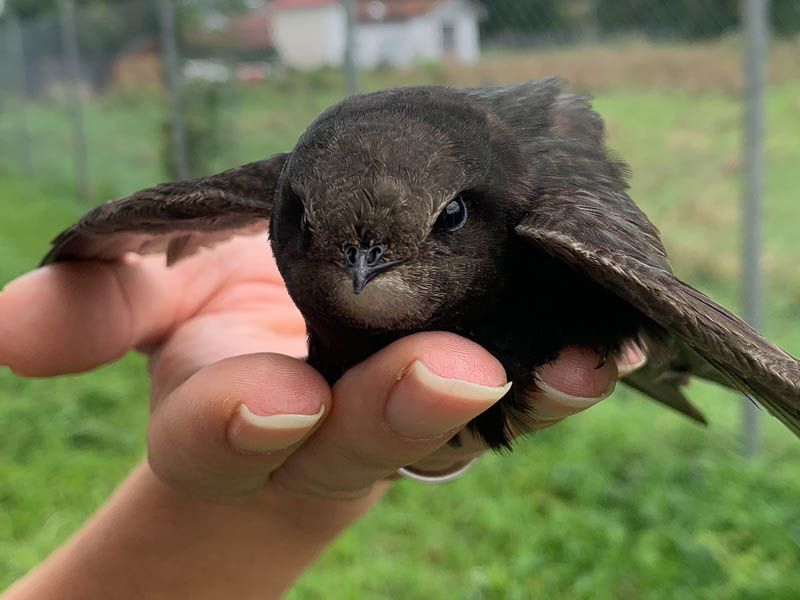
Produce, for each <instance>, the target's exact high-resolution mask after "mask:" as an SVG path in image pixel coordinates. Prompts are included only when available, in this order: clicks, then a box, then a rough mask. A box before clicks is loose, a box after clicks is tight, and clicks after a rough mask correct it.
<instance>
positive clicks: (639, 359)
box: [617, 342, 647, 377]
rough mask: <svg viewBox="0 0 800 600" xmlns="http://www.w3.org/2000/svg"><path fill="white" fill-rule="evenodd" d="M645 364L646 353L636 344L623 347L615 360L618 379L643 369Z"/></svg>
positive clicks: (631, 343) (632, 343)
mask: <svg viewBox="0 0 800 600" xmlns="http://www.w3.org/2000/svg"><path fill="white" fill-rule="evenodd" d="M645 363H647V353H646V352H645V350H644V349H643V348H642V347H641V346H640V345H639V344H637V343H635V342H630V343H628V344H626V345H625V347H624V348H623V349H622V352H620V354H619V357H618V358H617V371H618V372H619V376H620V377H624V376H625V375H628V374H630V373H632V372H633V371H635V370H636V369H639V368H641V367H643V366H644V365H645Z"/></svg>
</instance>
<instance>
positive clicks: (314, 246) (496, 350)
mask: <svg viewBox="0 0 800 600" xmlns="http://www.w3.org/2000/svg"><path fill="white" fill-rule="evenodd" d="M626 190H627V181H626V170H625V167H624V165H623V164H622V163H621V162H620V161H618V160H617V159H615V158H614V157H612V156H611V155H610V154H609V152H608V150H607V149H606V146H605V140H604V129H603V124H602V121H601V119H600V118H599V117H598V116H597V115H596V114H595V113H594V112H593V111H592V110H591V109H590V108H589V107H588V104H587V103H586V102H585V100H584V99H583V98H581V97H578V96H575V95H571V94H565V93H563V92H562V91H561V83H560V82H559V81H558V80H555V79H547V80H540V81H534V82H529V83H525V84H520V85H518V86H510V87H507V88H484V89H473V90H454V89H448V88H439V87H419V88H400V89H395V90H386V91H383V92H376V93H373V94H367V95H362V96H355V97H353V98H350V99H347V100H345V101H343V102H341V103H339V104H337V105H335V106H334V107H332V108H330V109H328V110H327V111H325V112H324V113H323V114H322V115H321V116H320V117H319V118H318V119H316V120H315V121H314V122H313V123H312V124H311V125H310V126H309V128H308V129H307V131H306V132H305V133H304V134H303V136H301V138H300V140H299V141H298V143H297V145H296V146H295V148H294V149H293V150H292V151H291V152H290V153H287V154H281V155H276V156H274V157H271V158H268V159H266V160H264V161H259V162H257V163H251V164H249V165H244V166H242V167H238V168H236V169H232V170H230V171H227V172H224V173H221V174H218V175H215V176H211V177H208V178H204V179H199V180H193V181H188V182H177V183H172V184H162V185H161V186H157V187H155V188H151V189H148V190H143V191H142V192H138V193H137V194H134V195H133V196H130V197H128V198H125V199H122V200H118V201H114V202H111V203H107V204H106V205H103V206H101V207H98V208H97V209H95V210H94V211H91V212H90V213H88V214H87V215H86V216H84V218H83V219H81V221H80V222H79V223H77V224H76V225H74V226H73V227H71V228H70V229H68V230H66V231H65V232H64V233H63V234H61V236H59V237H58V238H57V239H56V240H55V242H54V248H53V250H51V252H50V254H49V255H48V256H47V257H46V258H45V262H49V261H52V260H63V259H72V258H88V257H95V258H114V257H116V256H119V255H120V254H121V253H123V252H125V251H130V250H135V251H140V252H146V251H153V250H166V252H167V257H168V261H170V262H173V261H174V260H178V259H180V258H181V257H182V256H185V255H187V254H190V253H191V252H193V251H194V250H195V249H197V248H198V247H200V246H203V245H208V244H209V243H214V242H215V241H217V240H218V239H219V238H220V237H221V236H224V235H226V234H230V233H232V232H234V231H236V230H239V229H242V228H252V226H253V225H254V224H256V225H257V224H259V223H262V224H266V221H267V219H268V218H269V219H270V222H269V228H270V240H271V244H272V249H273V253H274V255H275V259H276V261H277V264H278V267H279V269H280V271H281V274H282V275H283V277H284V281H285V282H286V286H287V289H288V290H289V292H290V294H291V295H292V298H293V299H294V301H295V303H296V304H297V306H298V308H299V309H300V311H301V312H302V314H303V316H304V318H305V319H306V323H307V328H308V332H309V361H310V362H311V364H312V365H313V366H315V367H316V368H317V369H318V370H319V371H320V372H321V373H322V374H323V375H324V376H325V377H326V378H327V379H328V381H329V382H331V383H333V382H334V381H335V380H336V379H338V377H339V376H340V375H341V374H342V373H343V372H344V371H345V370H346V369H348V368H349V367H350V366H352V365H353V364H355V363H357V362H359V361H361V360H363V359H364V358H366V357H367V356H369V355H370V354H372V353H374V352H375V351H376V350H378V349H380V348H381V347H383V346H385V345H386V344H388V343H390V342H392V341H394V340H395V339H397V338H399V337H401V336H404V335H407V334H410V333H413V332H417V331H426V330H447V331H452V332H455V333H458V334H460V335H463V336H466V337H468V338H470V339H473V340H475V341H476V342H478V343H479V344H481V345H482V346H484V347H486V348H487V349H488V350H489V351H490V352H492V353H493V354H494V355H495V356H496V357H498V358H499V359H500V361H501V362H502V363H503V365H504V366H505V368H506V370H507V372H508V374H509V378H510V379H511V380H512V381H513V382H514V385H513V386H512V388H511V391H510V392H509V394H508V395H507V396H506V397H505V398H504V399H503V400H502V401H501V402H500V403H498V404H497V405H495V406H494V407H492V408H491V409H490V410H489V411H487V412H486V413H484V414H483V415H481V416H480V417H478V418H477V419H475V421H473V422H472V424H471V426H472V428H473V430H474V431H475V432H477V433H478V434H479V436H480V437H482V438H483V439H484V440H485V441H486V442H487V443H488V444H489V445H490V446H493V447H498V446H503V445H507V444H508V443H509V440H510V439H511V438H512V437H514V436H516V435H518V434H521V433H525V432H526V431H529V430H531V429H533V428H535V423H536V414H535V413H533V412H532V409H531V404H530V403H529V402H528V400H527V394H528V393H530V391H531V390H532V389H534V388H535V385H536V369H537V368H538V367H539V366H541V365H543V364H545V363H547V362H548V361H551V360H553V359H554V358H555V357H556V356H557V355H558V354H559V352H560V351H561V349H563V348H564V347H565V346H567V345H582V346H588V347H590V348H591V349H593V350H595V351H596V352H597V353H598V354H600V355H601V356H607V355H609V354H611V355H613V354H614V353H617V352H619V351H620V350H621V348H622V347H623V345H624V344H627V343H635V344H638V345H640V346H646V347H647V352H648V360H649V362H648V366H647V368H645V369H642V370H640V371H639V372H638V373H637V374H635V375H634V376H631V384H632V385H633V386H634V387H637V388H639V389H641V390H643V391H644V392H645V393H648V394H650V395H652V396H653V397H655V398H656V399H657V400H660V401H662V402H664V403H666V404H669V405H670V406H673V407H674V408H677V409H678V410H681V411H682V412H685V413H687V414H689V415H690V416H693V417H695V418H702V417H700V416H699V413H698V412H697V411H696V409H694V407H693V406H692V405H691V404H689V403H688V401H687V400H686V399H685V398H684V397H683V395H682V393H681V391H680V388H681V386H682V385H683V383H684V382H685V379H686V375H687V373H697V374H699V375H701V376H704V377H710V378H712V379H715V380H718V381H723V382H726V383H728V384H730V385H732V386H734V387H737V388H739V389H742V390H744V391H745V392H747V393H749V394H750V395H751V397H753V398H755V399H757V400H759V401H761V402H762V403H764V404H765V405H766V406H767V407H768V408H769V409H770V410H771V411H772V412H773V413H774V414H776V415H777V416H778V417H779V418H781V420H783V422H784V423H786V424H787V425H788V426H789V427H790V428H792V429H793V430H794V431H795V432H796V433H798V434H800V363H798V361H797V360H795V359H794V358H792V357H790V356H789V355H787V354H785V353H783V352H782V351H781V350H779V349H778V348H777V347H775V346H773V345H772V344H770V343H769V342H767V341H766V340H764V339H763V338H762V337H761V336H760V335H759V334H758V333H756V332H755V331H754V330H752V329H751V328H749V327H748V326H747V325H746V324H745V323H743V322H742V321H741V320H739V319H738V318H736V317H735V316H733V315H732V314H731V313H729V312H727V311H726V310H725V309H723V308H722V307H720V306H718V305H716V304H715V303H713V302H712V301H711V300H709V299H708V298H706V297H705V296H703V295H702V294H700V293H699V292H697V291H696V290H694V289H693V288H691V287H690V286H687V285H686V284H684V283H683V282H681V281H680V280H678V279H677V278H676V277H675V276H674V275H673V274H672V271H671V269H670V266H669V263H668V261H667V256H666V252H665V250H664V248H663V246H662V245H661V242H660V240H659V237H658V232H657V230H656V229H655V227H654V226H653V225H652V224H651V223H650V221H649V220H648V219H647V217H646V216H645V215H644V213H642V212H641V210H639V209H638V208H637V207H636V205H635V204H634V203H633V202H632V201H631V200H630V198H629V197H628V196H627V193H626Z"/></svg>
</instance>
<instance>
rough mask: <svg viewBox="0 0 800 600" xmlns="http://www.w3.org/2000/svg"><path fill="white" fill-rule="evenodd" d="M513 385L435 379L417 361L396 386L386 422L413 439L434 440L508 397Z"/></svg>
mask: <svg viewBox="0 0 800 600" xmlns="http://www.w3.org/2000/svg"><path fill="white" fill-rule="evenodd" d="M510 388H511V382H508V383H506V384H505V385H501V386H497V387H492V386H487V385H480V384H477V383H472V382H469V381H464V380H461V379H448V378H447V377H442V376H440V375H436V374H435V373H433V372H432V371H431V370H430V369H428V368H427V367H426V366H425V365H424V364H422V363H421V362H420V361H418V360H417V361H414V362H413V363H412V364H411V366H410V367H409V368H408V369H407V370H406V372H405V374H404V375H403V376H402V378H401V379H400V381H398V382H397V384H396V385H395V386H394V389H393V390H392V392H391V394H390V395H389V400H388V402H387V404H386V421H387V423H388V424H389V427H391V428H392V429H393V430H394V431H396V432H397V433H399V434H400V435H402V436H405V437H410V438H418V439H425V438H435V437H439V436H441V435H443V434H445V433H447V432H450V431H452V430H454V429H456V428H459V427H461V426H462V425H464V424H465V423H467V422H468V421H470V420H471V419H473V418H474V417H476V416H478V415H479V414H481V413H482V412H483V411H485V410H486V409H487V408H489V407H490V406H491V405H492V404H494V403H495V402H497V401H498V400H500V398H502V397H503V396H505V395H506V392H508V390H509V389H510Z"/></svg>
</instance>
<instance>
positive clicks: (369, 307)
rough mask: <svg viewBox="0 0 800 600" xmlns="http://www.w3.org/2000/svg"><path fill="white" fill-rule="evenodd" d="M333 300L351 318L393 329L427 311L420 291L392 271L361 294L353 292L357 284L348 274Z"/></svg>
mask: <svg viewBox="0 0 800 600" xmlns="http://www.w3.org/2000/svg"><path fill="white" fill-rule="evenodd" d="M333 300H334V302H335V303H336V305H337V306H338V307H339V309H340V310H341V311H342V312H343V313H346V314H347V315H348V316H349V317H350V318H351V319H353V320H354V321H356V322H358V323H360V324H362V325H365V326H370V327H382V328H384V327H393V326H396V325H398V324H400V323H403V322H406V323H407V322H408V321H409V320H411V321H415V320H417V319H419V318H420V317H421V316H423V314H424V313H425V312H427V311H425V310H424V309H425V301H424V299H423V298H421V297H420V292H419V290H417V289H416V288H414V287H412V286H410V285H408V284H407V283H406V282H405V280H404V279H403V277H402V275H401V274H399V273H395V272H392V271H387V272H384V273H380V274H379V275H377V276H375V278H374V279H372V281H370V282H369V283H368V284H367V285H366V286H365V287H364V289H363V290H361V293H360V294H354V293H353V282H352V281H351V280H350V278H349V277H347V276H346V275H344V276H343V277H342V278H341V280H340V282H339V284H338V285H337V286H336V288H335V290H333ZM415 317H416V318H415Z"/></svg>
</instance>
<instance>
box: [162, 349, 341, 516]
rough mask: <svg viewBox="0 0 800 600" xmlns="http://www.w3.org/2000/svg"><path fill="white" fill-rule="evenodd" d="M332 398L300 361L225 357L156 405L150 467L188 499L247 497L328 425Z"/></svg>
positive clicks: (262, 356)
mask: <svg viewBox="0 0 800 600" xmlns="http://www.w3.org/2000/svg"><path fill="white" fill-rule="evenodd" d="M330 402H331V392H330V388H329V387H328V385H327V383H326V382H325V380H324V379H323V378H322V376H321V375H320V374H319V373H317V372H316V371H315V370H314V369H313V368H312V367H310V366H308V365H307V364H306V363H304V362H302V361H300V360H297V359H294V358H290V357H288V356H284V355H282V354H249V355H245V356H237V357H234V358H228V359H225V360H222V361H219V362H217V363H214V364H212V365H209V366H207V367H205V368H203V369H201V370H199V371H198V372H197V373H195V374H194V375H193V376H192V377H190V378H189V379H187V380H186V381H185V382H184V383H183V384H181V385H180V386H179V387H177V388H176V389H175V390H174V391H173V392H172V393H170V394H169V396H167V397H166V398H164V399H163V400H162V401H161V402H160V403H159V404H158V406H157V407H156V409H155V411H154V412H153V415H152V417H151V420H150V425H149V429H148V436H147V438H148V452H149V461H150V465H151V467H152V469H153V471H154V472H155V473H156V474H157V475H158V476H159V477H160V478H161V479H162V480H163V481H164V482H165V483H167V484H168V485H170V486H172V487H173V488H175V489H176V490H177V491H180V492H183V493H185V494H187V495H189V496H192V497H195V498H201V499H206V500H216V501H231V500H236V499H237V498H241V497H246V496H247V495H249V494H251V493H252V492H255V491H256V490H258V489H260V488H262V487H263V486H264V485H265V484H266V483H267V480H268V478H269V475H270V473H272V471H274V470H275V469H277V468H278V467H279V466H280V465H281V464H283V462H284V460H286V458H287V457H288V456H289V455H290V454H291V452H292V451H293V450H294V449H295V448H296V447H297V446H298V445H299V444H300V443H302V441H303V440H305V438H306V437H308V435H309V434H310V433H311V432H312V431H313V430H314V429H315V428H316V427H317V426H318V425H319V423H320V422H322V420H323V419H324V416H325V414H326V413H327V412H328V409H329V408H330Z"/></svg>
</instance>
